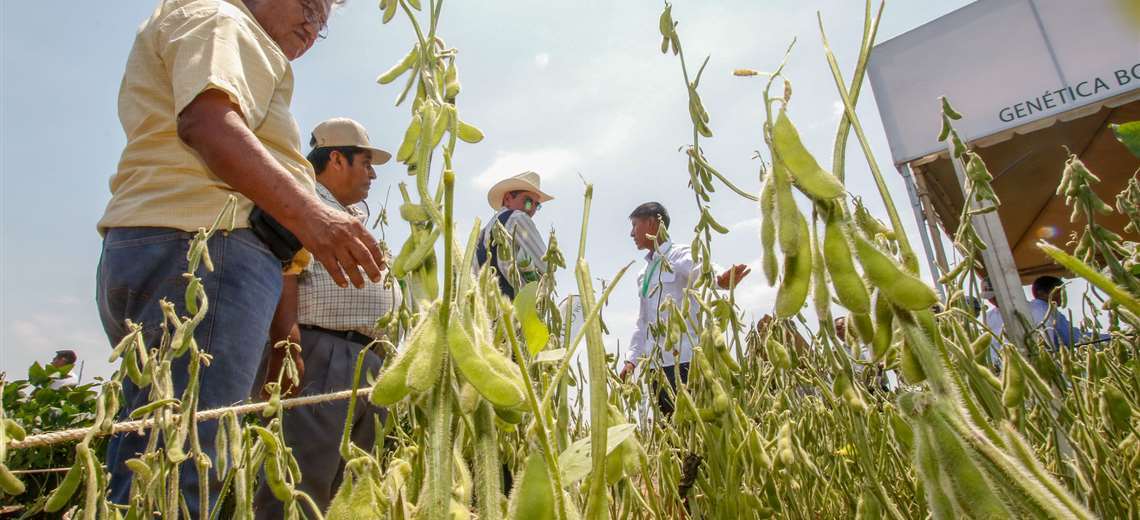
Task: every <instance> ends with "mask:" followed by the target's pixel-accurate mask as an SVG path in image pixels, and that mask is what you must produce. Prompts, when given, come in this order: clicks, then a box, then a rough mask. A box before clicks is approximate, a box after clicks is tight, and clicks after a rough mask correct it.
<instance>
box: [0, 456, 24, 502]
mask: <svg viewBox="0 0 1140 520" xmlns="http://www.w3.org/2000/svg"><path fill="white" fill-rule="evenodd" d="M0 490H3V491H4V493H6V494H8V495H11V496H16V495H22V494H23V493H24V490H25V487H24V482H23V481H21V480H20V478H19V477H17V476H16V475H14V474H13V473H12V472H11V471H10V470H9V469H8V465H7V464H4V463H0Z"/></svg>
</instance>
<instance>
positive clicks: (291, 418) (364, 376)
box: [254, 328, 387, 519]
mask: <svg viewBox="0 0 1140 520" xmlns="http://www.w3.org/2000/svg"><path fill="white" fill-rule="evenodd" d="M363 348H364V346H363V345H360V344H359V343H355V342H352V341H349V340H347V339H345V338H342V337H340V336H336V335H334V334H329V333H327V332H322V331H320V330H310V329H304V328H303V329H301V359H303V360H304V361H305V374H304V375H303V376H302V377H301V391H300V395H301V396H306V395H317V394H327V393H332V392H339V391H341V390H348V389H351V388H352V377H353V374H354V373H355V372H356V356H358V355H359V354H360V351H361V350H362V349H363ZM267 354H268V352H267ZM381 363H382V360H381V358H380V356H378V355H376V354H375V353H374V352H368V353H367V354H365V355H364V367H363V368H362V369H361V375H360V384H361V385H362V386H364V385H367V384H368V378H369V377H374V376H375V375H376V374H377V373H378V372H379V371H380V365H381ZM264 370H265V364H264V363H263V364H262V371H264ZM261 380H263V377H262V378H259V379H258V381H261ZM258 390H259V391H260V389H258ZM374 415H379V417H380V421H381V422H383V421H384V420H385V419H386V417H387V410H385V409H384V408H379V407H377V406H374V405H373V404H372V403H370V402H368V397H367V396H364V397H363V398H357V400H356V407H355V408H354V410H353V419H352V435H351V438H352V442H353V444H356V445H357V446H359V447H360V448H361V449H363V450H365V451H371V450H372V445H373V442H374V441H375V438H376V433H377V432H376V428H375V426H374V423H373V421H372V417H373V416H374ZM347 416H348V401H347V400H342V401H331V402H327V403H319V404H313V405H309V406H299V407H296V408H290V409H288V410H285V412H284V418H283V419H282V421H281V428H282V431H283V433H284V434H285V443H286V444H287V445H288V446H289V447H290V448H291V449H292V450H293V457H295V458H296V459H297V466H298V467H299V468H300V469H301V477H302V478H301V481H300V482H298V483H297V486H296V487H297V489H298V490H300V491H304V492H305V493H308V494H309V496H310V497H312V499H313V501H314V502H316V503H317V506H318V507H320V508H321V510H324V509H327V508H328V506H329V503H330V502H332V498H333V496H334V495H336V491H337V488H339V487H340V483H341V480H343V478H344V463H345V461H344V459H342V458H341V456H340V452H339V451H338V449H339V448H340V438H341V435H343V433H344V424H345V419H346V418H347ZM254 511H255V514H256V518H258V519H273V518H283V517H284V514H285V511H284V508H283V507H282V504H281V502H280V501H279V500H277V498H276V497H275V496H274V495H273V492H272V491H271V490H270V489H269V486H268V485H267V484H266V483H265V482H264V481H262V483H261V486H260V488H259V489H258V490H257V494H256V496H255V498H254Z"/></svg>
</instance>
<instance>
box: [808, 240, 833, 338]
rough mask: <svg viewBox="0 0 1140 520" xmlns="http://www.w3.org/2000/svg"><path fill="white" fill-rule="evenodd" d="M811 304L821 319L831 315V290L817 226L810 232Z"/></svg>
mask: <svg viewBox="0 0 1140 520" xmlns="http://www.w3.org/2000/svg"><path fill="white" fill-rule="evenodd" d="M811 279H812V289H811V295H812V298H811V299H812V304H813V305H814V306H815V313H816V315H817V316H819V318H820V319H821V320H823V319H827V317H828V316H831V290H830V289H829V288H828V287H827V267H826V266H825V265H824V261H823V254H822V248H821V247H820V239H819V233H818V228H814V227H813V229H812V232H811Z"/></svg>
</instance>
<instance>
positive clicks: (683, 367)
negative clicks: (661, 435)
mask: <svg viewBox="0 0 1140 520" xmlns="http://www.w3.org/2000/svg"><path fill="white" fill-rule="evenodd" d="M661 372H662V373H663V374H664V375H665V380H666V381H669V389H668V390H667V389H665V388H661V386H660V385H659V384H658V382H657V380H656V379H654V380H653V393H655V394H657V410H658V411H660V412H661V414H662V415H664V416H666V417H669V416H671V415H673V398H672V397H671V393H676V392H677V373H678V372H680V375H681V382H682V383H685V384H688V383H689V364H688V363H681V364H680V365H670V366H667V367H661ZM670 390H671V391H672V392H670Z"/></svg>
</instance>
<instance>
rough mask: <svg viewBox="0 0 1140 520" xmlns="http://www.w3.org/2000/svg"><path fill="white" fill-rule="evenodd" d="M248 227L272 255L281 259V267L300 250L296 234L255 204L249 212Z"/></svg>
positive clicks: (299, 242) (290, 260)
mask: <svg viewBox="0 0 1140 520" xmlns="http://www.w3.org/2000/svg"><path fill="white" fill-rule="evenodd" d="M249 227H250V229H251V230H252V231H253V234H255V235H257V238H259V239H261V242H262V243H264V244H265V247H268V248H269V251H270V252H272V253H273V256H275V257H277V260H280V261H281V266H282V267H285V266H288V265H289V263H290V262H292V261H293V257H294V256H295V255H296V254H297V252H298V251H300V250H301V241H300V240H297V236H296V235H294V234H293V233H292V232H291V231H289V230H288V229H285V226H282V225H281V223H280V222H277V219H275V218H273V217H272V216H270V215H269V214H268V213H266V212H265V211H262V209H261V208H259V207H257V206H254V207H253V211H251V212H250V213H249Z"/></svg>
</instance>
